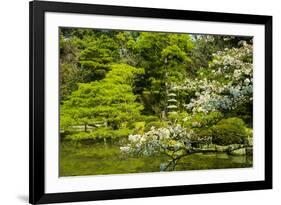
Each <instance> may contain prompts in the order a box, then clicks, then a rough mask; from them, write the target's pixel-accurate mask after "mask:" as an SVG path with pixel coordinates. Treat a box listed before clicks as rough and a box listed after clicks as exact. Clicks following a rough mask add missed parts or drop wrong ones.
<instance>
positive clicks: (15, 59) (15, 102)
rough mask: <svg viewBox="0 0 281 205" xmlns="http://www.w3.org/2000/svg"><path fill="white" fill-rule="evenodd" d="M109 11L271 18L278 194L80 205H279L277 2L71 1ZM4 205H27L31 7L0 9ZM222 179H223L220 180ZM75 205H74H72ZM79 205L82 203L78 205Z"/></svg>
mask: <svg viewBox="0 0 281 205" xmlns="http://www.w3.org/2000/svg"><path fill="white" fill-rule="evenodd" d="M72 2H86V3H96V4H109V5H126V6H140V7H156V8H157V7H158V8H170V9H186V10H202V11H217V12H233V13H250V14H264V15H273V22H274V23H273V26H274V27H273V31H274V32H273V72H274V75H273V86H274V90H273V92H274V93H273V95H274V116H273V117H274V118H273V120H274V124H273V126H274V139H273V140H274V143H273V148H274V189H273V190H266V191H248V192H235V193H218V194H200V195H188V196H172V197H156V198H143V199H125V200H113V201H99V202H85V203H79V204H96V205H99V204H104V205H105V204H108V205H121V204H122V205H129V204H136V205H137V204H175V203H177V204H208V205H212V204H216V205H220V204H228V205H234V204H235V205H237V204H246V203H247V204H255V203H258V204H278V201H280V200H281V194H280V193H279V192H280V188H281V182H280V173H281V170H280V155H281V152H280V146H281V144H280V142H281V140H280V136H279V135H280V131H281V125H279V122H280V116H281V106H280V105H281V94H280V92H279V91H280V89H281V80H280V79H279V78H280V77H281V70H280V66H281V60H280V56H281V42H280V36H281V26H280V25H281V10H280V8H281V6H280V5H278V4H279V1H278V0H263V1H260V0H252V1H250V0H232V1H226V0H194V1H187V0H154V1H152V0H92V1H91V0H72ZM0 15H1V18H0V24H1V27H0V28H1V30H0V204H3V205H9V204H12V205H18V204H27V202H28V121H29V119H28V95H29V93H28V80H29V79H28V72H29V71H28V45H29V43H28V41H29V40H28V1H27V0H3V1H1V3H0ZM222 177H223V176H222ZM279 203H280V202H279ZM71 204H73V203H71ZM75 204H78V203H75Z"/></svg>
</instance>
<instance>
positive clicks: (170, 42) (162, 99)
mask: <svg viewBox="0 0 281 205" xmlns="http://www.w3.org/2000/svg"><path fill="white" fill-rule="evenodd" d="M59 122H60V124H59V141H60V143H59V176H61V177H68V176H87V175H105V174H130V173H149V172H170V171H195V170H198V171H199V170H212V169H230V168H232V169H234V168H236V169H237V168H240V169H241V168H244V169H245V168H252V167H253V164H254V162H253V149H254V147H253V140H254V139H253V138H254V137H253V37H251V36H229V35H216V34H195V33H169V32H159V31H157V32H154V31H129V30H110V29H95V28H68V27H60V28H59Z"/></svg>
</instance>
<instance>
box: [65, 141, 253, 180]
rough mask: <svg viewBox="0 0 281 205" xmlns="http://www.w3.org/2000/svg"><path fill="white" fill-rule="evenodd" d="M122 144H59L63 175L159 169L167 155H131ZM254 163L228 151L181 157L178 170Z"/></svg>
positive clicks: (230, 166) (240, 165) (156, 170)
mask: <svg viewBox="0 0 281 205" xmlns="http://www.w3.org/2000/svg"><path fill="white" fill-rule="evenodd" d="M119 147H120V146H119V145H112V144H110V145H109V144H107V145H104V144H88V145H81V144H79V145H74V144H73V143H68V142H62V143H61V145H60V176H83V175H101V174H124V173H142V172H159V171H160V164H162V163H166V162H167V160H168V159H167V158H166V157H165V156H149V157H130V156H127V155H124V154H122V153H120V149H119ZM252 166H253V157H252V156H246V155H244V156H231V155H228V154H226V153H204V154H202V153H197V154H192V155H189V156H186V157H184V158H182V159H181V160H180V161H179V163H178V165H177V166H176V171H183V170H202V169H222V168H244V167H252Z"/></svg>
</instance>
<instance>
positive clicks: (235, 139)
mask: <svg viewBox="0 0 281 205" xmlns="http://www.w3.org/2000/svg"><path fill="white" fill-rule="evenodd" d="M247 134H248V133H247V130H246V126H245V123H244V121H243V120H242V119H240V118H236V117H234V118H227V119H223V120H221V121H219V122H218V123H217V124H216V125H214V126H213V127H212V137H213V143H214V144H218V145H230V144H243V143H244V142H245V140H246V137H247Z"/></svg>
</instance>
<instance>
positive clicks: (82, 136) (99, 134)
mask: <svg viewBox="0 0 281 205" xmlns="http://www.w3.org/2000/svg"><path fill="white" fill-rule="evenodd" d="M131 133H132V130H130V129H127V128H123V129H118V130H112V129H110V128H105V127H102V128H98V129H96V130H94V131H92V132H79V133H75V134H72V135H68V136H67V137H66V138H65V139H66V140H73V141H100V140H102V139H110V140H115V139H120V138H122V137H127V136H128V135H129V134H131Z"/></svg>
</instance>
